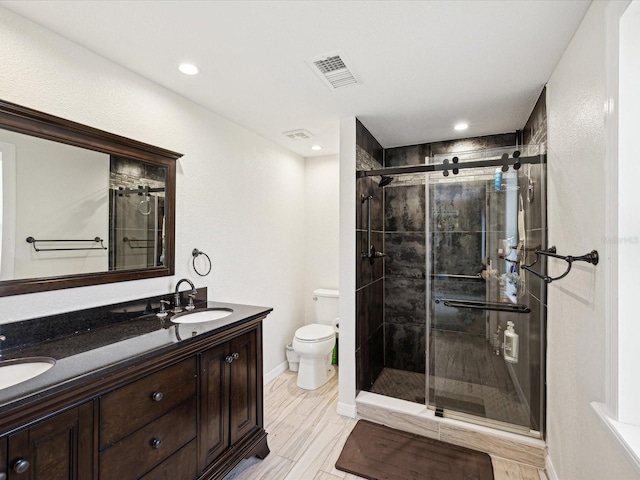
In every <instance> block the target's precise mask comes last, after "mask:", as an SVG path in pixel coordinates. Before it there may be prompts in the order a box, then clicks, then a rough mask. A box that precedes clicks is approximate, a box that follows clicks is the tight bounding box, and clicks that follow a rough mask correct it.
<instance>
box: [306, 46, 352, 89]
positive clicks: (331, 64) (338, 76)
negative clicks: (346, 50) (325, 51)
mask: <svg viewBox="0 0 640 480" xmlns="http://www.w3.org/2000/svg"><path fill="white" fill-rule="evenodd" d="M309 64H310V65H311V66H312V68H313V71H314V72H316V74H317V75H318V76H319V77H320V79H321V80H322V81H323V83H324V84H325V85H326V86H327V87H329V89H331V90H335V89H336V88H340V87H346V86H348V85H354V84H357V83H358V80H357V78H356V76H355V75H354V73H353V69H352V68H351V67H350V65H349V61H348V60H347V59H346V58H345V56H344V55H342V54H339V53H332V54H329V55H323V56H321V57H318V58H315V59H313V60H311V62H309Z"/></svg>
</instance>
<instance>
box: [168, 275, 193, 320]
mask: <svg viewBox="0 0 640 480" xmlns="http://www.w3.org/2000/svg"><path fill="white" fill-rule="evenodd" d="M182 282H187V283H188V284H189V286H190V287H191V293H190V294H189V305H187V306H186V307H185V308H186V309H187V310H193V309H194V308H195V306H194V305H193V299H194V297H195V296H196V293H198V291H197V290H196V287H195V286H194V285H193V282H192V281H191V280H189V279H188V278H183V279H181V280H178V283H176V291H175V293H174V295H173V299H174V305H173V313H180V312H181V311H182V307H181V306H180V292H179V290H178V289H179V288H180V285H181V284H182Z"/></svg>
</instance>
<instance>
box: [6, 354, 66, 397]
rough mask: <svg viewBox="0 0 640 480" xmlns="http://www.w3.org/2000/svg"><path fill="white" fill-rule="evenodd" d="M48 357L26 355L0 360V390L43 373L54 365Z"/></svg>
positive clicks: (52, 360) (53, 361)
mask: <svg viewBox="0 0 640 480" xmlns="http://www.w3.org/2000/svg"><path fill="white" fill-rule="evenodd" d="M55 363H56V361H55V360H54V359H53V358H49V357H28V358H18V359H15V360H5V361H3V362H0V390H2V389H3V388H7V387H12V386H13V385H17V384H18V383H22V382H24V381H26V380H29V379H30V378H34V377H37V376H38V375H41V374H43V373H44V372H46V371H47V370H49V369H50V368H51V367H53V366H54V365H55Z"/></svg>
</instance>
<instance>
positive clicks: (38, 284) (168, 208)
mask: <svg viewBox="0 0 640 480" xmlns="http://www.w3.org/2000/svg"><path fill="white" fill-rule="evenodd" d="M0 129H5V130H11V131H13V132H18V133H23V134H26V135H31V136H34V137H39V138H44V139H47V140H53V141H54V142H60V143H65V144H68V145H74V146H77V147H82V148H86V149H89V150H94V151H97V152H102V153H106V154H110V155H119V156H123V157H129V158H133V159H136V160H141V161H143V162H147V163H151V164H155V165H159V166H163V167H166V169H167V177H166V191H165V195H166V197H165V202H166V203H165V215H166V219H165V222H166V225H165V266H162V267H151V268H144V269H135V270H133V269H132V270H125V271H117V272H114V271H105V272H95V273H83V274H78V275H62V276H55V277H43V278H25V279H17V280H7V281H0V296H9V295H19V294H23V293H33V292H43V291H46V290H58V289H63V288H72V287H83V286H88V285H100V284H105V283H113V282H124V281H128V280H140V279H145V278H154V277H162V276H167V275H173V274H174V269H175V257H174V253H175V196H176V160H177V159H178V158H180V157H182V154H180V153H176V152H172V151H169V150H165V149H163V148H159V147H154V146H153V145H148V144H145V143H142V142H138V141H136V140H131V139H129V138H125V137H121V136H119V135H115V134H112V133H108V132H105V131H102V130H98V129H96V128H93V127H88V126H86V125H82V124H79V123H75V122H72V121H69V120H65V119H63V118H60V117H55V116H53V115H49V114H46V113H42V112H39V111H37V110H32V109H30V108H26V107H22V106H20V105H16V104H13V103H9V102H5V101H2V100H0Z"/></svg>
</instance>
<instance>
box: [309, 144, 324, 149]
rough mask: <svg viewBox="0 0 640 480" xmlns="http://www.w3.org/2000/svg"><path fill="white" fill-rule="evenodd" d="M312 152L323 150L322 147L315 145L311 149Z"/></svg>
mask: <svg viewBox="0 0 640 480" xmlns="http://www.w3.org/2000/svg"><path fill="white" fill-rule="evenodd" d="M311 150H322V147H321V146H320V145H314V146H313V147H311Z"/></svg>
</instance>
